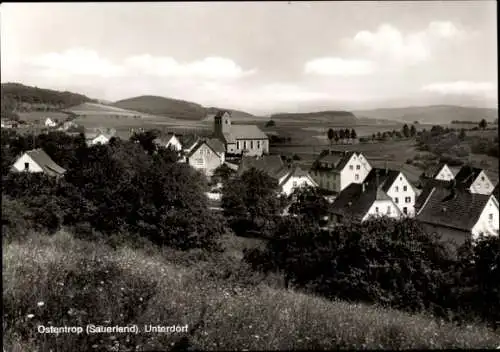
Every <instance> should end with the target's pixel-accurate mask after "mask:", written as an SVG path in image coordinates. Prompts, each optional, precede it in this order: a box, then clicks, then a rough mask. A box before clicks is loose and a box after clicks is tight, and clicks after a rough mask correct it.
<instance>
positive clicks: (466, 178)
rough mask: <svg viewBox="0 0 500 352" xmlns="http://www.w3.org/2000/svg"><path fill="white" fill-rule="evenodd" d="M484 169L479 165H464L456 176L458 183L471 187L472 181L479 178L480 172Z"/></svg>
mask: <svg viewBox="0 0 500 352" xmlns="http://www.w3.org/2000/svg"><path fill="white" fill-rule="evenodd" d="M481 171H483V170H482V169H479V168H477V167H472V166H469V165H466V166H462V168H461V169H460V171H459V172H458V174H457V175H456V176H455V180H456V182H457V185H461V186H463V187H466V188H468V187H470V186H471V185H472V183H474V181H475V180H476V179H477V177H478V176H479V174H480V173H481Z"/></svg>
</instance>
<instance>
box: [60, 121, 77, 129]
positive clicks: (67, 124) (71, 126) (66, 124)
mask: <svg viewBox="0 0 500 352" xmlns="http://www.w3.org/2000/svg"><path fill="white" fill-rule="evenodd" d="M77 128H78V124H76V123H75V122H73V121H65V122H64V123H63V124H62V125H61V126H60V127H59V128H58V130H59V131H69V130H74V129H77Z"/></svg>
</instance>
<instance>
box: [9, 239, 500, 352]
mask: <svg viewBox="0 0 500 352" xmlns="http://www.w3.org/2000/svg"><path fill="white" fill-rule="evenodd" d="M246 245H247V244H244V243H240V242H238V241H236V242H231V241H230V242H229V245H228V246H229V247H232V248H233V249H237V248H241V247H242V246H246ZM249 245H254V244H249ZM202 257H203V254H202V253H196V252H190V253H180V252H174V251H169V250H164V251H161V250H159V249H156V248H154V247H146V248H145V249H132V248H130V247H127V246H122V247H118V248H117V249H112V248H111V247H109V246H107V245H104V244H102V243H93V242H86V241H82V240H78V239H75V238H74V237H73V236H72V235H70V234H68V233H66V232H59V233H57V234H55V235H53V236H51V237H49V236H44V235H40V234H32V235H31V236H29V237H28V239H27V240H24V241H22V242H21V241H15V242H10V243H4V257H3V277H4V292H3V300H4V349H6V350H9V351H38V350H41V351H45V350H51V349H52V350H68V351H87V350H89V349H94V350H120V351H132V350H134V351H137V350H139V351H143V350H158V349H161V350H165V349H168V348H170V347H171V346H173V345H174V344H176V343H177V342H178V341H179V339H180V338H181V337H182V336H183V335H182V334H173V333H163V334H161V333H157V334H147V333H139V334H137V335H133V334H90V335H87V334H85V333H84V334H81V335H76V334H61V335H59V336H57V337H56V336H55V335H47V334H39V333H37V332H36V328H37V326H38V325H40V324H43V325H45V326H49V325H53V326H64V325H70V326H85V324H89V323H91V324H96V325H97V324H103V325H115V324H116V325H121V326H125V325H127V324H137V325H138V326H139V327H142V326H143V325H144V324H161V325H173V324H177V325H184V324H188V326H189V327H190V328H192V327H194V326H195V324H197V323H199V326H198V329H195V330H194V331H192V332H191V333H190V336H189V342H190V344H191V345H193V346H194V347H195V348H198V349H203V350H235V349H238V350H242V349H249V350H282V349H334V348H338V347H340V348H355V349H396V348H494V347H496V346H498V345H499V344H500V335H498V334H496V333H494V332H492V331H490V330H488V329H487V328H485V327H482V326H469V327H467V328H460V327H457V326H454V325H451V324H441V323H439V322H436V321H433V320H431V319H429V318H427V317H425V316H421V315H408V314H405V313H401V312H397V311H394V310H390V309H383V308H380V307H373V306H366V305H362V304H349V303H345V302H341V301H336V302H331V301H328V300H325V299H322V298H318V297H315V296H312V295H307V294H303V293H297V292H294V291H293V290H285V289H282V288H279V285H278V284H275V285H272V286H271V285H270V284H268V283H266V282H267V281H260V280H261V279H262V278H256V280H254V281H252V282H250V283H249V280H250V281H251V278H250V276H251V275H250V272H249V271H248V270H247V269H245V268H244V267H243V266H241V265H239V264H238V262H237V261H235V260H232V259H228V258H227V257H224V256H222V257H220V258H218V259H213V260H203V259H200V258H202ZM228 270H229V271H228ZM238 270H239V274H234V273H235V272H236V271H238ZM245 282H246V283H247V284H244V283H245ZM269 282H272V281H269Z"/></svg>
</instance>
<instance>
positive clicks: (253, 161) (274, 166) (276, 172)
mask: <svg viewBox="0 0 500 352" xmlns="http://www.w3.org/2000/svg"><path fill="white" fill-rule="evenodd" d="M251 168H255V169H257V170H260V171H263V172H265V173H266V174H268V175H269V176H271V177H273V178H276V179H280V178H282V177H283V176H286V174H287V173H289V172H290V169H289V168H288V167H287V166H286V165H285V164H284V163H283V160H281V157H280V156H279V155H264V156H262V157H258V158H256V157H251V156H243V157H242V158H241V162H240V166H239V168H238V174H239V175H241V174H243V173H244V172H246V171H248V170H250V169H251Z"/></svg>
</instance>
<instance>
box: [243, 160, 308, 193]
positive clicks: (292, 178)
mask: <svg viewBox="0 0 500 352" xmlns="http://www.w3.org/2000/svg"><path fill="white" fill-rule="evenodd" d="M252 168H255V169H257V170H260V171H262V172H265V173H266V174H268V175H269V176H270V177H272V178H274V179H275V180H276V181H277V182H278V186H279V188H280V191H281V193H283V194H285V195H287V196H289V195H290V194H292V193H293V191H294V190H296V189H297V188H299V187H304V186H310V187H318V184H317V183H316V182H315V181H314V180H313V178H312V177H311V176H310V175H309V173H308V172H307V171H304V170H302V169H301V168H300V167H298V166H288V165H285V164H284V163H283V160H282V159H281V157H280V156H279V155H265V156H262V157H250V156H243V157H242V158H241V163H240V165H239V167H238V172H237V174H238V175H241V174H243V173H244V172H246V171H248V170H250V169H252Z"/></svg>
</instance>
